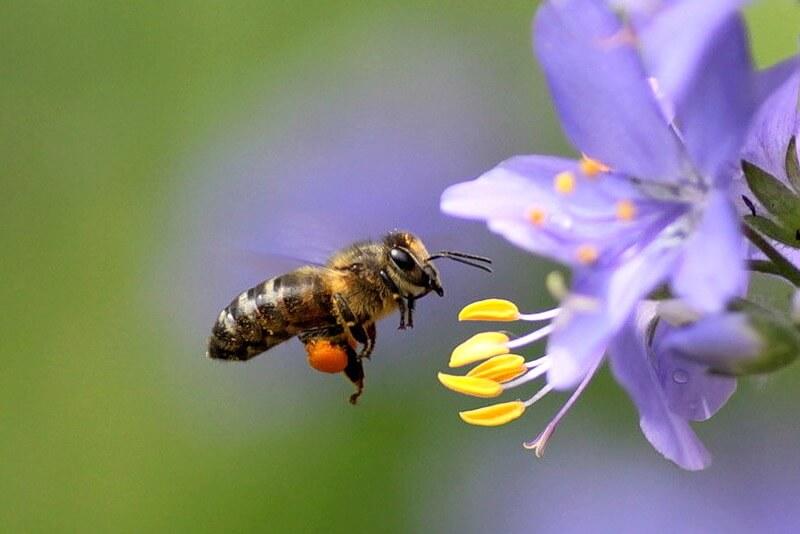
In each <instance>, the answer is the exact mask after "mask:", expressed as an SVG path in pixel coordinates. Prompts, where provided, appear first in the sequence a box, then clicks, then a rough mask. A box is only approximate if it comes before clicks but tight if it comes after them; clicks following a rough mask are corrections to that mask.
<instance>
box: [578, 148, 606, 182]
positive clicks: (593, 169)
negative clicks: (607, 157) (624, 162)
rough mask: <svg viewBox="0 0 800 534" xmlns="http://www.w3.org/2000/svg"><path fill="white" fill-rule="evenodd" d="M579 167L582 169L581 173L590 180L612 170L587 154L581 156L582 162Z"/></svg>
mask: <svg viewBox="0 0 800 534" xmlns="http://www.w3.org/2000/svg"><path fill="white" fill-rule="evenodd" d="M578 166H579V167H580V169H581V172H582V173H583V174H585V175H586V176H587V177H589V178H594V177H596V176H597V175H598V174H600V173H603V172H608V171H610V170H611V167H609V166H607V165H604V164H603V163H601V162H599V161H597V160H596V159H592V158H590V157H589V156H587V155H586V154H583V155H582V156H581V161H580V163H578Z"/></svg>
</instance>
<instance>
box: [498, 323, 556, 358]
mask: <svg viewBox="0 0 800 534" xmlns="http://www.w3.org/2000/svg"><path fill="white" fill-rule="evenodd" d="M552 331H553V325H552V324H548V325H547V326H543V327H541V328H540V329H539V330H534V331H533V332H531V333H530V334H526V335H524V336H522V337H518V338H517V339H515V340H513V341H507V342H506V347H507V348H508V349H516V348H517V347H522V346H524V345H528V344H530V343H533V342H535V341H539V340H540V339H542V338H544V337H547V336H548V335H550V332H552ZM506 352H508V351H506Z"/></svg>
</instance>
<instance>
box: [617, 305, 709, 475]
mask: <svg viewBox="0 0 800 534" xmlns="http://www.w3.org/2000/svg"><path fill="white" fill-rule="evenodd" d="M640 330H641V329H640ZM609 353H610V356H611V371H612V373H613V374H614V377H615V378H616V379H617V382H619V383H620V385H622V387H623V388H625V390H626V391H627V392H628V395H630V397H631V400H633V402H634V404H635V405H636V408H637V409H638V410H639V426H640V427H641V429H642V432H643V433H644V435H645V437H646V438H647V440H648V441H649V442H650V443H651V444H652V445H653V447H654V448H655V449H656V450H657V451H658V452H660V453H661V454H663V455H664V456H665V457H666V458H667V459H669V460H672V461H673V462H675V463H676V464H678V465H679V466H681V467H682V468H684V469H689V470H692V471H694V470H699V469H704V468H706V467H708V466H709V465H710V463H711V455H710V454H709V452H708V451H707V450H706V448H705V447H704V446H703V444H702V443H701V442H700V440H699V439H698V437H697V435H696V434H695V433H694V431H693V430H692V427H691V426H690V425H689V423H688V422H687V421H686V420H685V419H684V418H682V417H680V416H679V415H677V414H675V413H673V412H672V411H671V410H670V407H669V401H668V397H667V394H666V393H665V391H664V389H663V387H662V384H661V382H660V380H659V378H658V376H657V375H656V372H655V369H653V366H652V365H651V364H650V358H649V355H648V353H647V351H646V348H645V339H644V337H643V336H642V335H641V333H640V332H639V331H637V327H636V324H635V322H634V321H633V320H630V321H628V322H627V323H626V324H625V326H624V328H623V330H622V331H621V332H620V334H619V335H618V336H616V338H615V340H614V342H613V343H612V344H611V347H610V349H609Z"/></svg>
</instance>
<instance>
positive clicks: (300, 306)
mask: <svg viewBox="0 0 800 534" xmlns="http://www.w3.org/2000/svg"><path fill="white" fill-rule="evenodd" d="M321 289H322V287H321V281H320V280H319V277H316V276H313V275H312V274H310V273H306V272H303V271H295V272H292V273H288V274H285V275H282V276H279V277H277V278H272V279H270V280H266V281H265V282H262V283H261V284H259V285H257V286H255V287H253V288H250V289H249V290H247V291H244V292H243V293H241V294H240V295H239V296H238V297H237V298H235V299H233V301H231V303H230V304H229V305H228V306H227V307H225V308H224V309H223V310H222V311H221V312H220V314H219V316H218V317H217V321H216V323H215V324H214V327H213V329H212V332H211V338H210V339H209V342H208V356H209V357H211V358H215V359H223V360H249V359H250V358H252V357H254V356H257V355H258V354H261V353H262V352H264V351H266V350H268V349H270V348H272V347H274V346H275V345H277V344H279V343H281V342H283V341H286V340H287V339H290V338H291V337H293V336H295V335H297V334H298V333H299V332H300V331H302V330H303V329H305V327H306V326H305V325H306V323H314V322H318V321H319V320H320V317H321V316H322V315H324V314H326V313H329V305H328V304H327V301H326V299H324V298H322V297H320V296H319V295H317V294H316V293H317V292H319V291H320V290H321Z"/></svg>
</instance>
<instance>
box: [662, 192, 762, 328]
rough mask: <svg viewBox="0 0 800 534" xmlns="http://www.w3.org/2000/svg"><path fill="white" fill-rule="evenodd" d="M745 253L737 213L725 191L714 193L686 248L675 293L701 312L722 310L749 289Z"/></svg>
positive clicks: (675, 281) (710, 194) (675, 280)
mask: <svg viewBox="0 0 800 534" xmlns="http://www.w3.org/2000/svg"><path fill="white" fill-rule="evenodd" d="M744 252H745V245H744V242H743V239H742V236H741V232H740V230H739V220H738V218H737V215H736V211H735V210H734V208H733V206H732V204H731V202H730V200H728V198H727V196H726V194H725V193H724V192H722V191H718V190H715V191H712V192H711V193H709V195H708V199H707V205H706V207H705V209H704V211H703V214H702V220H701V221H700V223H699V224H698V226H697V228H695V229H694V231H692V232H691V235H690V236H689V238H688V240H687V241H686V243H685V245H684V253H683V255H682V260H681V263H680V265H679V266H678V269H677V270H676V272H675V274H674V276H673V279H672V288H673V290H674V291H675V292H676V293H677V294H678V295H679V296H680V297H682V298H683V299H684V300H685V301H686V302H687V303H688V304H689V305H690V306H692V307H694V308H695V309H697V310H698V311H701V312H706V313H713V312H717V311H720V310H721V309H723V308H724V307H725V305H726V303H727V302H728V301H729V300H730V299H731V298H732V297H734V296H736V295H739V294H741V293H742V292H743V291H745V290H746V289H747V272H746V271H745V270H744V264H743V259H742V258H743V257H744Z"/></svg>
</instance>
